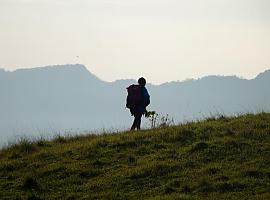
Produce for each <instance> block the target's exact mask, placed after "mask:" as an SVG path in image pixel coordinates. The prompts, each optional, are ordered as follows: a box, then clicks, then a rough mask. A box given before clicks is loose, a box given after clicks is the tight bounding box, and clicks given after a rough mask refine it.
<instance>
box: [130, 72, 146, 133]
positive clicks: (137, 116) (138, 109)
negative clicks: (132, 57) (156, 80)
mask: <svg viewBox="0 0 270 200" xmlns="http://www.w3.org/2000/svg"><path fill="white" fill-rule="evenodd" d="M138 83H139V86H140V88H141V96H142V101H141V102H140V104H138V105H136V106H134V108H132V109H131V110H130V112H131V114H132V115H133V116H134V121H133V124H132V126H131V130H135V129H136V128H137V130H140V129H141V118H142V115H143V114H144V113H146V107H147V106H148V105H149V104H150V95H149V94H148V91H147V89H146V88H145V85H146V80H145V78H143V77H141V78H139V80H138Z"/></svg>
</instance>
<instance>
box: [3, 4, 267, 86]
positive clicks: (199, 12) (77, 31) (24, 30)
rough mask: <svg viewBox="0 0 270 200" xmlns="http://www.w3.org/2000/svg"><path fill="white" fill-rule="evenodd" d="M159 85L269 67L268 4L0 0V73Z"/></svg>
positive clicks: (251, 72) (243, 74) (246, 75)
mask: <svg viewBox="0 0 270 200" xmlns="http://www.w3.org/2000/svg"><path fill="white" fill-rule="evenodd" d="M72 63H81V64H84V65H85V66H86V67H87V68H88V69H89V71H91V72H92V73H94V74H95V75H97V76H98V77H99V78H101V79H103V80H106V81H114V80H116V79H126V78H134V79H137V78H138V77H139V76H145V77H146V78H147V80H148V81H149V82H152V83H156V84H158V83H163V82H168V81H173V80H184V79H187V78H198V77H202V76H205V75H237V76H241V77H244V78H254V76H256V75H257V74H258V73H260V72H263V71H264V70H266V69H270V1H269V0H135V1H134V0H0V68H5V69H7V70H14V69H18V68H29V67H39V66H46V65H54V64H72Z"/></svg>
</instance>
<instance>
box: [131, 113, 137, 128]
mask: <svg viewBox="0 0 270 200" xmlns="http://www.w3.org/2000/svg"><path fill="white" fill-rule="evenodd" d="M135 128H136V117H135V115H134V120H133V124H132V126H131V128H130V130H134V129H135Z"/></svg>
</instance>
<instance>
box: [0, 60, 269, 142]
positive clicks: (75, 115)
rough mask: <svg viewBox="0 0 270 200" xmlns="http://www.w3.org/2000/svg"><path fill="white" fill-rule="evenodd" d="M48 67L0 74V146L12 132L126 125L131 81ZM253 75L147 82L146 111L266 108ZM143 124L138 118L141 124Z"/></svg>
mask: <svg viewBox="0 0 270 200" xmlns="http://www.w3.org/2000/svg"><path fill="white" fill-rule="evenodd" d="M48 69H49V70H47V68H46V67H45V68H44V67H43V68H39V69H34V70H31V69H27V70H18V71H17V72H16V73H15V72H8V73H5V72H3V70H2V72H0V91H1V93H0V99H1V101H0V110H1V113H0V135H1V141H0V145H1V144H3V143H4V142H7V140H9V139H11V140H12V138H14V137H15V136H14V135H40V132H42V133H44V134H46V135H47V134H55V132H62V133H63V132H66V131H69V130H80V131H82V132H83V131H85V130H88V131H90V130H100V129H111V128H114V129H119V130H126V129H129V126H130V124H131V121H132V117H131V116H130V113H129V111H128V110H127V109H126V108H125V105H126V103H125V100H126V95H127V92H126V87H127V86H128V85H130V84H132V83H133V84H134V83H136V80H132V79H126V80H117V81H114V82H106V81H102V80H101V79H99V78H98V77H96V76H95V75H93V74H92V73H91V72H89V71H88V70H87V68H86V67H85V66H83V65H80V64H77V65H67V66H62V65H58V66H56V67H55V66H50V67H48ZM33 71H34V72H33ZM44 71H45V72H46V73H45V72H44ZM48 71H49V72H48ZM47 72H48V73H47ZM22 74H23V75H22ZM257 77H258V78H257V79H251V80H247V79H241V78H238V77H236V76H229V77H226V76H222V77H219V76H211V77H210V78H209V77H208V78H207V77H206V78H202V79H198V80H195V79H194V80H187V81H184V82H168V83H164V84H161V85H153V84H147V85H146V87H147V89H148V91H149V93H150V96H151V104H150V106H149V107H148V110H155V111H156V112H157V113H159V114H160V117H161V116H162V115H167V114H168V116H170V118H173V119H174V121H175V123H180V122H183V121H192V120H196V119H201V118H203V117H206V116H209V115H211V114H213V113H223V114H225V115H235V114H238V113H246V112H252V113H253V112H257V111H262V110H264V111H266V112H267V111H270V91H269V85H270V78H268V77H270V73H269V70H268V71H266V72H265V73H261V74H260V75H258V76H257ZM147 126H149V122H148V120H147V119H144V120H143V127H147ZM33 127H34V128H33ZM37 130H38V131H37ZM40 130H41V131H40Z"/></svg>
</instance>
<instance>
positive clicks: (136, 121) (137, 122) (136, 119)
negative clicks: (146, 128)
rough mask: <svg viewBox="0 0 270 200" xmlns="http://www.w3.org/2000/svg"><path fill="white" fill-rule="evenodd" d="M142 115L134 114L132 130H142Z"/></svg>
mask: <svg viewBox="0 0 270 200" xmlns="http://www.w3.org/2000/svg"><path fill="white" fill-rule="evenodd" d="M142 115H143V114H142V113H137V112H136V113H134V121H133V124H132V126H131V130H135V129H136V128H137V130H140V129H141V118H142Z"/></svg>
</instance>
